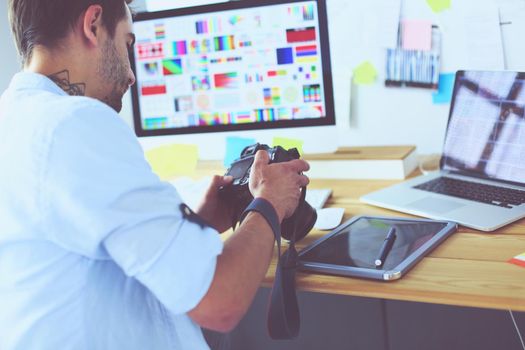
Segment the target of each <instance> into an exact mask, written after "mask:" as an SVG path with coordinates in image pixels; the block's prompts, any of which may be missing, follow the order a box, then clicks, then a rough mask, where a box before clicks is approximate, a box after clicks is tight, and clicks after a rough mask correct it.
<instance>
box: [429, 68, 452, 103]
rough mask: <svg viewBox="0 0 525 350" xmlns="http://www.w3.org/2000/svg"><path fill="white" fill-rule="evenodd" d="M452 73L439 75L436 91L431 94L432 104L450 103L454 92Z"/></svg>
mask: <svg viewBox="0 0 525 350" xmlns="http://www.w3.org/2000/svg"><path fill="white" fill-rule="evenodd" d="M454 78H455V74H454V73H446V74H440V75H439V84H438V91H437V92H434V93H433V94H432V102H433V103H434V104H441V103H450V101H451V100H452V90H454Z"/></svg>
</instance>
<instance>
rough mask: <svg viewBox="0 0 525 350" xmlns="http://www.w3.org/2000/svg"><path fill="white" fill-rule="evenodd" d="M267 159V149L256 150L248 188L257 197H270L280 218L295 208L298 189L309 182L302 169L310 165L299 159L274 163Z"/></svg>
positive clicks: (306, 168) (288, 215)
mask: <svg viewBox="0 0 525 350" xmlns="http://www.w3.org/2000/svg"><path fill="white" fill-rule="evenodd" d="M269 162H270V158H269V157H268V153H267V152H266V151H258V152H257V154H256V155H255V160H254V162H253V165H252V169H251V172H250V192H251V193H252V195H253V196H254V197H256V198H257V197H260V198H264V199H266V200H267V201H269V202H270V203H271V204H272V205H273V207H274V208H275V210H276V211H277V215H279V220H280V221H282V220H283V219H285V218H287V217H290V216H291V215H292V214H293V213H294V211H295V209H296V208H297V205H298V204H299V198H300V197H301V190H300V189H301V187H303V186H306V185H308V183H309V182H310V181H309V180H308V177H306V176H305V175H302V174H301V173H302V172H303V171H307V170H308V169H310V166H309V165H308V163H307V162H305V161H304V160H302V159H294V160H291V161H289V162H283V163H273V164H268V163H269Z"/></svg>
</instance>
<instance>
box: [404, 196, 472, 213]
mask: <svg viewBox="0 0 525 350" xmlns="http://www.w3.org/2000/svg"><path fill="white" fill-rule="evenodd" d="M464 206H465V205H464V204H461V203H458V202H454V201H449V200H446V199H440V198H435V197H425V198H423V199H419V200H417V201H415V202H412V203H409V204H408V207H410V208H414V209H419V210H423V211H426V212H434V213H446V212H449V211H452V210H454V209H458V208H461V207H464Z"/></svg>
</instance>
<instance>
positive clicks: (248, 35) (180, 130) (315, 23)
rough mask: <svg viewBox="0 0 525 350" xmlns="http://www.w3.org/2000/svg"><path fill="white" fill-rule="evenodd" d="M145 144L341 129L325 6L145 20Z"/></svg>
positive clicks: (136, 62)
mask: <svg viewBox="0 0 525 350" xmlns="http://www.w3.org/2000/svg"><path fill="white" fill-rule="evenodd" d="M134 32H135V35H136V44H135V49H134V52H133V53H132V59H131V61H132V65H133V68H134V71H135V74H136V78H137V82H136V84H135V85H134V86H133V88H132V97H133V114H134V124H135V130H136V133H137V135H138V136H153V135H171V134H186V133H201V132H216V131H232V130H248V129H266V128H283V127H294V126H320V125H334V124H335V116H334V103H333V90H332V79H331V75H330V74H331V71H330V54H329V43H328V29H327V20H326V4H325V1H324V0H313V1H294V0H288V1H283V0H277V1H276V0H263V1H252V0H243V1H235V2H228V3H219V4H213V5H206V6H199V7H191V8H183V9H177V10H169V11H162V12H154V13H141V14H139V15H138V16H137V18H136V21H135V23H134Z"/></svg>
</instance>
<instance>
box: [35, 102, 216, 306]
mask: <svg viewBox="0 0 525 350" xmlns="http://www.w3.org/2000/svg"><path fill="white" fill-rule="evenodd" d="M42 177H43V180H42V186H41V187H42V192H43V195H42V196H41V198H42V208H43V218H44V220H43V222H44V226H45V227H44V232H45V233H44V234H45V235H47V238H48V239H49V240H51V241H53V242H55V243H56V244H57V245H60V246H61V247H63V248H65V249H67V250H69V251H72V252H75V253H77V254H81V255H84V256H86V257H88V258H91V259H112V260H114V262H115V263H116V264H117V265H119V266H120V267H121V269H122V271H123V272H124V273H125V274H126V275H127V276H130V277H133V278H136V279H138V280H139V281H140V282H141V283H143V284H144V285H145V286H146V287H147V288H148V289H149V290H150V291H151V292H152V293H153V294H154V295H155V296H156V297H157V298H158V299H159V300H160V301H161V302H162V303H163V304H164V305H165V306H166V307H167V308H168V310H170V311H171V312H173V313H175V314H180V313H185V312H187V311H189V310H191V309H192V308H194V307H195V306H196V305H197V304H198V303H199V301H200V300H201V299H202V297H203V296H204V294H205V293H206V292H207V290H208V289H209V286H210V284H211V281H212V279H213V275H214V272H215V266H216V259H217V255H219V254H220V253H221V252H222V247H223V244H222V241H221V239H220V237H219V235H218V233H217V232H216V231H215V230H214V229H212V228H209V227H201V226H199V225H198V224H196V223H193V222H191V221H189V220H186V219H185V218H184V217H183V215H182V212H181V210H180V209H179V207H180V204H181V201H180V197H179V196H178V194H177V192H176V190H175V189H174V187H173V186H171V185H170V184H168V183H164V182H161V181H160V180H159V178H158V177H157V176H156V175H155V174H154V173H153V172H152V171H151V168H150V166H149V164H148V163H147V162H146V161H145V159H144V154H143V152H142V149H141V147H140V145H139V144H138V142H137V140H136V138H135V136H134V135H133V133H132V131H131V130H130V129H129V127H128V126H127V125H126V124H125V123H124V122H123V121H122V120H121V119H120V117H119V116H118V115H117V114H116V113H115V112H114V111H113V110H111V109H109V107H106V106H105V105H102V104H99V103H93V102H92V103H90V104H88V106H85V107H84V108H78V109H77V110H75V111H74V112H72V115H71V116H69V117H68V118H65V119H64V120H63V121H62V122H60V123H59V124H58V125H57V126H56V127H55V128H54V130H53V135H52V143H51V146H50V150H49V154H48V161H47V165H46V168H45V171H43V176H42Z"/></svg>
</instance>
